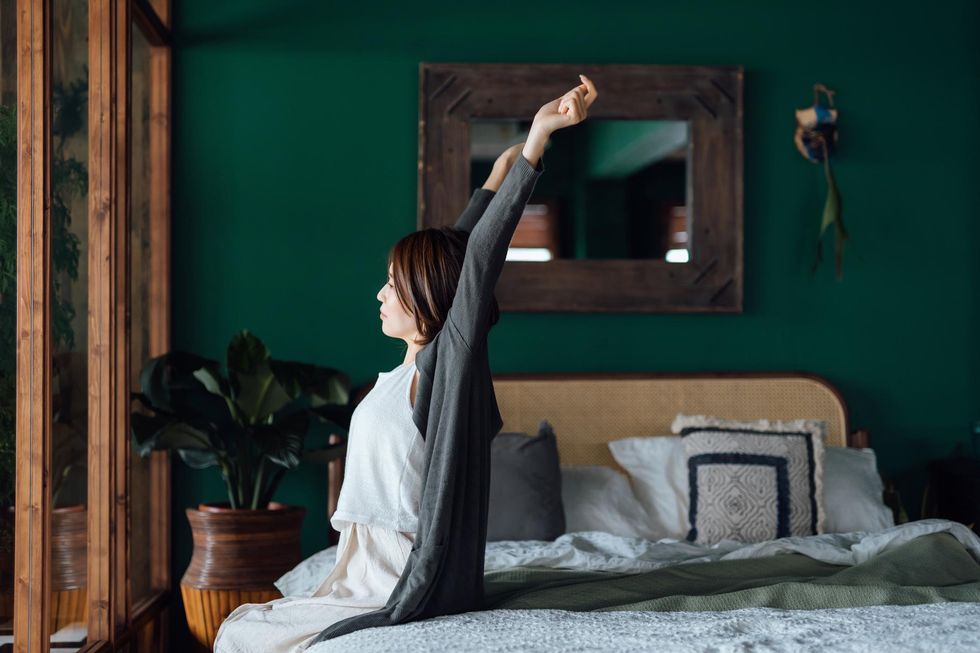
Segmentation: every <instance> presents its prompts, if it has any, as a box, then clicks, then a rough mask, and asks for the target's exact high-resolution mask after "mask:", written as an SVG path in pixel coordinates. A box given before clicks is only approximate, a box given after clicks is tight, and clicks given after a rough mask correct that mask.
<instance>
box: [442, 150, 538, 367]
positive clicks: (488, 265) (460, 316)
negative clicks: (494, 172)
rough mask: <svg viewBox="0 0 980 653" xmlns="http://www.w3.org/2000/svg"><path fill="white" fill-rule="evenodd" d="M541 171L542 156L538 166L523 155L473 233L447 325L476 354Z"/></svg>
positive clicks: (479, 219)
mask: <svg viewBox="0 0 980 653" xmlns="http://www.w3.org/2000/svg"><path fill="white" fill-rule="evenodd" d="M542 172H544V157H543V156H542V157H541V158H539V159H538V165H537V167H534V166H532V165H531V162H530V161H528V160H527V159H526V158H525V157H524V155H523V154H521V155H519V156H518V157H517V160H516V161H515V162H514V165H512V166H511V168H510V170H509V171H508V172H507V176H506V177H504V181H503V183H502V184H501V185H500V190H498V191H497V192H496V193H494V194H493V197H492V198H491V199H490V201H489V203H488V204H487V208H486V210H485V211H484V212H483V216H482V217H480V218H478V219H477V222H476V225H475V226H474V227H473V230H472V231H471V232H470V237H469V241H468V242H467V244H466V254H465V255H464V258H463V267H462V269H461V270H460V274H459V282H458V284H457V286H456V293H455V294H454V295H453V303H452V306H450V307H449V314H448V316H447V318H446V321H447V322H448V323H450V324H452V326H453V328H455V329H456V330H457V331H458V332H459V334H460V336H461V337H462V339H463V341H464V342H465V343H466V345H467V346H468V347H470V348H471V349H472V348H473V347H474V346H475V344H476V343H477V342H479V341H480V339H481V338H483V337H485V336H486V334H487V330H488V324H487V322H488V321H489V317H490V315H489V313H490V307H491V305H492V302H493V292H494V288H496V286H497V279H498V278H499V277H500V273H501V271H502V270H503V266H504V260H505V259H506V257H507V248H508V246H509V245H510V240H511V237H512V236H513V235H514V230H515V229H517V223H518V222H520V219H521V216H522V215H523V214H524V206H525V205H526V204H527V201H528V199H530V197H531V192H532V191H533V190H534V185H535V183H536V182H537V180H538V177H540V176H541V173H542Z"/></svg>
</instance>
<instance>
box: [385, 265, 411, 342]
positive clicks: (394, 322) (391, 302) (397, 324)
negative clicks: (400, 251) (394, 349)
mask: <svg viewBox="0 0 980 653" xmlns="http://www.w3.org/2000/svg"><path fill="white" fill-rule="evenodd" d="M378 301H379V302H381V313H380V316H379V317H380V318H381V331H382V332H384V334H385V335H386V336H389V337H391V338H401V339H402V340H406V341H412V340H414V338H415V336H416V335H417V334H418V331H417V330H416V328H415V318H414V317H413V316H412V314H411V313H409V312H408V311H406V310H405V307H404V306H402V303H401V302H400V301H399V300H398V293H397V292H395V280H394V278H393V277H392V276H391V266H390V265H389V266H388V279H387V281H386V282H385V285H384V286H382V287H381V290H380V291H379V292H378Z"/></svg>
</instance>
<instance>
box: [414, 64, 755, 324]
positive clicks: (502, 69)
mask: <svg viewBox="0 0 980 653" xmlns="http://www.w3.org/2000/svg"><path fill="white" fill-rule="evenodd" d="M579 73H582V74H585V75H587V76H588V77H590V78H591V79H592V80H593V81H594V82H595V84H596V86H597V88H598V90H599V98H598V99H597V100H596V103H595V104H594V105H593V106H592V107H591V109H590V110H589V117H588V119H587V120H586V121H585V122H583V123H581V124H580V125H576V126H574V127H570V128H567V129H563V130H560V131H559V132H556V133H555V134H553V135H552V138H551V140H550V142H549V144H548V147H547V148H546V150H545V153H544V156H543V161H544V166H545V173H544V174H543V175H542V177H541V179H539V181H538V183H537V185H536V186H535V191H534V193H533V195H532V196H531V200H530V201H529V202H528V205H527V208H526V210H525V212H524V216H523V217H522V219H521V222H520V224H519V225H518V227H517V230H516V231H515V233H514V238H513V240H512V241H511V248H510V250H509V252H508V256H507V262H506V263H505V265H504V269H503V272H502V273H501V277H500V280H499V282H498V284H497V290H496V293H497V301H498V302H499V305H500V309H501V310H504V311H560V312H565V311H573V312H620V313H626V312H633V313H676V312H726V313H739V312H741V311H742V287H743V283H742V212H743V209H742V80H743V69H742V68H741V67H707V66H657V65H640V64H605V65H572V64H470V63H426V62H423V63H421V64H420V70H419V178H418V183H419V188H418V197H419V201H418V227H419V228H420V229H421V228H425V227H435V226H441V225H451V224H453V222H454V221H455V219H456V217H457V216H458V215H459V213H460V212H461V211H462V210H463V208H464V207H465V206H466V204H467V201H468V199H469V197H470V194H471V192H472V190H473V189H474V188H477V187H479V186H481V185H482V184H483V180H484V179H485V177H486V174H487V173H488V172H489V170H490V168H491V166H492V164H493V161H494V159H495V158H496V156H497V155H499V154H500V153H501V152H503V150H504V149H506V148H507V147H508V146H509V145H512V144H514V143H519V142H521V141H523V140H525V137H526V134H527V129H528V127H529V126H530V122H531V119H532V118H533V116H534V114H535V112H536V111H537V110H538V108H540V106H541V105H542V104H544V103H545V102H547V101H548V100H551V99H553V98H556V97H558V96H560V95H562V94H563V93H565V92H566V91H568V89H569V88H571V87H572V86H574V85H575V84H577V83H578V74H579Z"/></svg>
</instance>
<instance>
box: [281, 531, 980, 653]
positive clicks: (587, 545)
mask: <svg viewBox="0 0 980 653" xmlns="http://www.w3.org/2000/svg"><path fill="white" fill-rule="evenodd" d="M936 532H949V533H950V534H952V535H953V536H954V537H956V539H957V540H959V541H960V542H961V543H962V544H963V545H964V546H965V547H966V549H967V550H968V551H970V553H971V554H972V555H973V556H974V557H975V558H976V559H977V560H980V538H978V537H977V536H976V535H975V534H974V533H973V532H972V531H971V530H969V529H968V528H966V527H965V526H963V525H962V524H959V523H956V522H951V521H947V520H940V519H929V520H921V521H916V522H912V523H908V524H902V525H899V526H895V527H892V528H888V529H886V530H883V531H880V532H876V533H846V534H825V535H814V536H809V537H793V538H783V539H780V540H774V541H770V542H763V543H760V544H748V545H746V544H739V543H737V542H731V541H724V542H720V543H718V544H716V545H714V546H710V547H706V546H697V545H693V544H690V543H687V542H679V541H677V540H661V541H659V542H653V541H650V540H644V539H639V538H629V537H619V536H615V535H610V534H608V533H603V532H597V531H588V532H579V533H567V534H565V535H563V536H561V537H559V538H558V539H556V540H555V541H553V542H552V541H505V542H491V543H488V545H487V553H486V569H487V570H488V571H493V570H497V569H503V568H507V567H513V566H517V565H523V566H537V567H551V568H567V569H582V570H589V569H606V570H616V571H624V572H633V571H649V570H651V569H657V568H661V567H667V566H670V565H676V564H689V563H695V562H703V561H712V560H724V559H729V560H731V559H739V558H743V559H744V558H758V557H766V556H772V555H779V554H782V553H790V552H796V553H802V554H804V555H807V556H810V557H812V558H814V559H816V560H821V561H824V562H829V563H831V564H840V565H854V564H858V563H861V562H864V561H866V560H868V559H870V558H872V557H873V556H875V555H877V554H879V553H882V552H884V551H887V550H889V549H892V548H894V547H896V546H898V545H900V544H902V543H904V542H907V541H909V540H911V539H914V538H916V537H920V536H922V535H926V534H929V533H936ZM334 554H335V547H331V548H329V549H325V550H324V551H321V552H320V553H317V554H316V555H314V556H311V557H310V558H308V559H307V560H305V561H304V562H302V563H301V564H300V565H298V566H297V567H296V568H295V569H293V570H292V571H291V572H289V573H288V574H286V575H285V576H283V577H282V578H281V579H280V580H279V581H278V583H277V585H278V586H279V588H280V589H281V590H283V594H284V595H286V596H305V595H307V594H306V593H307V592H308V591H312V590H310V588H311V587H312V588H315V587H317V586H319V584H320V582H321V581H322V575H326V574H328V573H329V572H330V570H331V569H332V567H333V555H334ZM296 614H299V613H298V612H297V613H296ZM303 618H304V619H309V623H304V624H292V626H302V627H303V628H306V630H309V631H310V632H315V631H316V630H317V629H318V628H320V627H321V626H322V624H321V623H314V622H318V621H321V620H322V619H321V617H319V616H316V615H307V616H305V617H303ZM568 650H576V651H610V652H613V651H615V652H619V651H703V652H708V651H710V652H712V653H721V652H725V651H753V652H761V653H769V652H780V653H781V652H783V651H821V652H823V651H827V652H829V651H845V652H846V651H882V652H884V653H898V652H900V651H937V652H939V651H942V652H944V653H946V652H949V653H954V652H957V651H973V652H975V651H980V603H966V602H963V603H959V602H950V603H938V604H923V605H909V606H868V607H861V608H846V609H827V610H782V609H776V608H750V609H742V610H731V611H724V612H650V611H597V612H571V611H566V610H547V609H539V610H509V609H497V610H487V611H479V612H467V613H463V614H457V615H447V616H444V617H437V618H433V619H425V620H421V621H416V622H409V623H406V624H401V625H398V626H389V627H385V628H368V629H364V630H361V631H357V632H354V633H351V634H348V635H345V636H343V637H339V638H336V639H333V640H330V641H327V642H323V643H321V644H318V645H316V646H314V647H311V648H310V649H308V651H310V652H311V653H329V652H330V651H342V652H343V653H349V652H350V651H364V652H367V651H399V652H405V653H412V652H422V651H433V652H438V653H447V652H449V651H490V652H503V651H508V652H509V651H535V652H538V651H540V652H542V653H551V652H557V651H568Z"/></svg>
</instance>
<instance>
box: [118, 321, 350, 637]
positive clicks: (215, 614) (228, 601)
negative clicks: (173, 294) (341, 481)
mask: <svg viewBox="0 0 980 653" xmlns="http://www.w3.org/2000/svg"><path fill="white" fill-rule="evenodd" d="M226 367H227V377H225V376H223V375H222V371H221V370H220V369H219V365H218V363H217V361H213V360H208V359H206V358H202V357H200V356H197V355H195V354H191V353H187V352H182V351H175V352H170V353H167V354H164V355H162V356H158V357H156V358H152V359H150V360H149V361H147V363H146V365H145V366H144V367H143V369H142V371H141V373H140V389H141V392H139V393H134V394H133V398H134V399H136V400H139V404H140V406H141V407H142V408H144V409H148V412H144V411H142V410H138V411H135V412H133V413H132V436H133V445H134V447H135V449H136V450H137V451H138V452H139V453H140V454H141V455H143V456H146V455H149V453H150V452H151V451H153V450H169V451H176V452H177V454H178V455H179V456H180V457H181V459H182V460H183V461H184V462H185V463H186V464H188V465H189V466H191V467H192V468H195V469H202V468H206V467H217V468H218V470H219V471H220V472H221V476H222V478H223V479H224V482H225V486H226V489H227V491H228V501H227V502H224V503H220V504H218V503H212V504H201V505H199V506H198V507H197V508H188V509H187V519H188V521H189V522H190V525H191V531H192V533H193V538H194V552H193V555H192V557H191V562H190V565H189V566H188V568H187V571H186V572H185V573H184V576H183V578H182V579H181V582H180V588H181V596H182V597H183V600H184V612H185V614H186V616H187V622H188V625H189V626H190V630H191V633H192V634H193V635H194V637H195V639H197V640H198V642H200V643H201V644H202V645H204V646H206V647H210V646H211V645H212V643H213V641H214V636H215V634H216V633H217V630H218V626H219V625H220V624H221V621H222V620H223V619H224V618H225V617H226V616H227V615H228V613H229V612H231V610H232V609H234V608H235V607H236V606H238V605H240V604H242V603H246V602H250V603H259V602H265V601H269V600H271V599H274V598H277V597H278V596H280V595H279V592H278V591H277V590H276V588H275V586H274V585H273V582H274V581H275V580H276V579H277V578H279V576H281V575H282V574H283V573H285V572H286V571H289V570H290V569H291V568H293V567H294V566H295V565H296V564H297V563H299V561H300V560H301V557H302V555H301V550H300V525H301V523H302V519H303V513H304V509H303V508H302V507H298V506H287V505H284V504H280V503H276V502H274V501H273V500H272V499H273V496H274V495H275V491H276V488H277V487H278V486H279V483H280V481H281V480H282V477H283V474H285V472H286V471H287V470H290V469H293V468H295V467H296V466H298V465H299V463H300V460H301V457H302V456H303V454H304V450H305V441H306V437H307V435H308V433H309V432H310V431H311V429H312V428H313V426H314V425H316V424H323V425H326V426H327V427H330V428H332V429H333V430H339V431H340V432H341V433H343V434H346V429H347V427H348V426H349V424H350V416H349V392H350V380H349V378H348V377H347V375H346V374H344V373H343V372H340V371H338V370H335V369H332V368H328V367H317V366H314V365H309V364H305V363H298V362H290V361H280V360H275V359H272V358H271V357H270V356H269V352H268V350H267V349H266V347H265V345H264V344H263V343H262V341H261V340H260V339H259V338H257V337H256V336H255V335H253V334H252V333H250V332H249V331H248V330H243V331H241V332H240V333H237V334H235V335H234V336H233V337H232V339H231V342H230V343H229V345H228V349H227V356H226ZM343 452H344V445H343V444H342V443H341V444H334V445H329V446H327V447H323V448H321V449H318V450H317V455H318V456H319V457H320V458H321V459H323V458H324V456H326V458H329V457H331V456H336V457H340V456H342V455H343Z"/></svg>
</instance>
